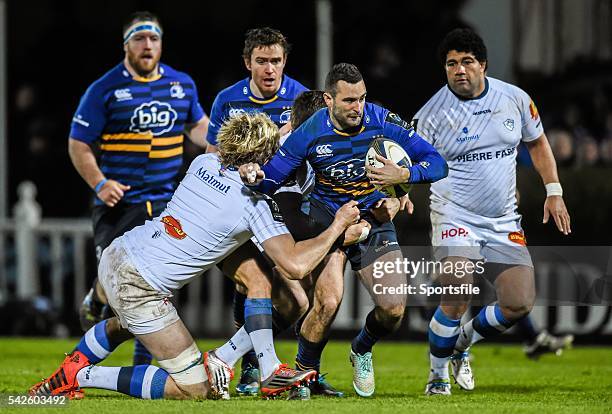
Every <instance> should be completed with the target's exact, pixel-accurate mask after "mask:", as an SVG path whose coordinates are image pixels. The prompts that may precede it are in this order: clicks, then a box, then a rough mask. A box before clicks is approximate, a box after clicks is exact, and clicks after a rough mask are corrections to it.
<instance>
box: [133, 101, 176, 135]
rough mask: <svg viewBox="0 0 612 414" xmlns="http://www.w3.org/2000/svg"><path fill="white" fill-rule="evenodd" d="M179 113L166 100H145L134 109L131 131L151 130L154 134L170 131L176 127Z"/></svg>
mask: <svg viewBox="0 0 612 414" xmlns="http://www.w3.org/2000/svg"><path fill="white" fill-rule="evenodd" d="M176 118H177V114H176V111H175V110H174V109H172V106H171V105H170V104H168V103H166V102H160V101H151V102H145V103H143V104H142V105H140V106H139V107H138V108H136V109H135V110H134V115H132V118H131V120H130V131H132V132H147V131H151V134H153V136H158V135H161V134H163V133H165V132H168V131H170V130H171V129H172V127H174V123H175V122H176Z"/></svg>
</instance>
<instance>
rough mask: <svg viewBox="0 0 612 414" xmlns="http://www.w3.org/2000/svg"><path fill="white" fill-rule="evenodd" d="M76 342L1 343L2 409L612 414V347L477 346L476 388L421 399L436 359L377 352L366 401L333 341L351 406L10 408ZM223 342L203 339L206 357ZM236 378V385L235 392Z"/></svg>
mask: <svg viewBox="0 0 612 414" xmlns="http://www.w3.org/2000/svg"><path fill="white" fill-rule="evenodd" d="M75 343H76V341H75V340H56V339H19V338H5V339H1V338H0V349H1V352H0V393H1V394H2V396H1V398H2V400H1V401H0V411H2V412H11V411H15V412H21V413H23V412H24V410H27V411H31V410H34V411H35V412H46V411H51V412H53V413H56V414H59V413H66V414H67V413H69V412H70V413H71V412H75V413H89V412H91V413H93V412H95V413H100V414H101V413H130V414H139V413H147V414H153V413H173V412H180V413H182V414H186V413H190V412H199V413H201V412H214V413H233V414H236V413H274V412H298V411H296V410H303V411H302V412H305V413H306V412H307V413H310V412H321V411H324V410H325V411H326V412H327V413H330V414H331V413H345V412H346V413H353V414H356V413H359V414H370V413H378V412H388V413H399V412H415V413H436V414H446V413H451V412H461V413H466V412H467V413H473V412H477V413H479V414H480V413H485V412H494V413H517V412H538V413H544V412H551V413H561V412H571V413H578V412H586V413H594V412H608V413H610V412H612V348H605V347H579V348H576V349H572V350H570V351H566V352H565V353H564V355H563V356H561V357H556V356H553V355H546V356H544V357H542V358H541V359H540V361H539V362H533V361H530V360H528V359H527V358H525V356H524V355H523V353H522V351H521V348H520V346H518V345H497V344H493V345H485V344H482V345H477V346H476V347H474V352H475V360H474V362H473V364H472V365H473V368H474V371H475V376H476V390H474V391H473V392H470V393H467V392H463V391H461V390H459V389H458V388H457V387H456V386H454V387H453V395H452V396H450V397H426V396H424V395H423V389H424V386H425V380H426V379H427V372H428V361H427V357H426V356H427V345H426V344H425V343H390V342H384V341H383V342H381V343H379V344H378V345H376V347H375V350H374V369H375V372H376V394H375V397H373V398H370V399H364V398H358V397H357V396H356V394H355V393H354V392H353V390H352V386H351V375H352V371H351V367H350V365H349V362H348V351H349V343H348V342H330V343H329V345H328V346H327V348H326V350H325V353H324V355H323V371H324V372H328V373H329V375H328V378H329V380H330V382H331V383H332V384H333V385H335V386H337V387H338V388H339V389H341V390H342V391H344V392H345V393H346V394H347V397H346V398H343V399H329V398H323V397H313V399H312V400H311V401H284V400H271V401H263V400H261V399H259V398H255V397H251V398H238V397H236V398H234V397H233V398H232V400H230V401H200V402H194V401H160V400H157V401H142V400H137V399H135V398H131V397H128V396H124V395H121V394H118V393H114V392H111V391H103V390H87V391H86V398H85V399H84V400H82V401H75V402H70V403H69V404H68V406H67V407H61V408H60V407H58V408H42V407H28V408H10V407H8V406H7V405H6V403H7V395H15V394H19V393H23V392H24V391H25V390H26V389H27V388H28V387H29V386H31V385H32V384H33V383H34V382H35V381H37V380H39V379H40V378H42V377H46V376H48V375H50V374H51V373H52V371H53V370H54V369H55V368H57V366H58V364H59V363H60V362H61V360H62V359H63V353H64V352H68V351H70V350H71V348H72V347H73V346H74V344H75ZM220 343H221V341H199V342H198V344H199V346H200V349H202V350H206V349H210V348H212V347H214V346H218V345H220ZM277 350H278V354H279V356H280V357H281V359H283V360H284V361H292V360H293V357H294V353H295V350H296V344H295V342H291V341H281V342H279V343H278V344H277ZM131 352H132V343H131V342H130V343H127V344H124V345H122V346H121V347H120V348H119V349H118V350H117V351H115V353H114V354H113V355H112V356H111V358H109V359H108V360H107V361H105V363H104V365H127V364H129V363H130V361H131ZM235 382H236V380H235V379H234V381H233V383H232V390H233V388H234V386H235Z"/></svg>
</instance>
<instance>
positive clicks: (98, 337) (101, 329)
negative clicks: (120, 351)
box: [76, 319, 119, 364]
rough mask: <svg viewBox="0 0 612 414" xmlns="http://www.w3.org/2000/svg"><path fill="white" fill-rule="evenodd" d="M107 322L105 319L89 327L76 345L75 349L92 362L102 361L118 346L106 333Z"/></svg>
mask: <svg viewBox="0 0 612 414" xmlns="http://www.w3.org/2000/svg"><path fill="white" fill-rule="evenodd" d="M107 322H108V320H107V319H106V320H103V321H101V322H98V323H97V324H95V325H94V326H92V327H91V328H89V330H88V331H87V332H85V335H83V337H82V338H81V341H80V342H79V344H78V345H77V346H76V350H77V351H81V352H82V353H83V354H85V356H86V357H87V358H88V359H89V362H91V363H92V364H97V363H99V362H100V361H103V360H104V359H106V358H107V357H108V356H109V355H110V354H111V352H113V351H114V350H115V348H117V347H118V346H119V343H114V342H113V341H111V340H110V338H109V337H108V335H107V334H106V324H107Z"/></svg>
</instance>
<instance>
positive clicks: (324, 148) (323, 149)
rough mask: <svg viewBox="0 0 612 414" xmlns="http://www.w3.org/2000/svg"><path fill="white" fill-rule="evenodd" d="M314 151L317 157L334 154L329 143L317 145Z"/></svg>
mask: <svg viewBox="0 0 612 414" xmlns="http://www.w3.org/2000/svg"><path fill="white" fill-rule="evenodd" d="M315 151H316V152H317V158H321V157H331V156H332V155H334V153H333V151H332V149H331V144H324V145H317V147H316V148H315Z"/></svg>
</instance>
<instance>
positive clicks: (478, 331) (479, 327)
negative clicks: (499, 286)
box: [455, 303, 514, 352]
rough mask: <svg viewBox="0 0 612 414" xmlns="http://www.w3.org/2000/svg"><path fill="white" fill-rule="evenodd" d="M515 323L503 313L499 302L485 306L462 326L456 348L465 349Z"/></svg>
mask: <svg viewBox="0 0 612 414" xmlns="http://www.w3.org/2000/svg"><path fill="white" fill-rule="evenodd" d="M513 324H514V321H508V320H507V319H506V318H505V316H504V315H503V314H502V311H501V308H500V307H499V304H497V303H494V304H492V305H488V306H485V307H484V308H482V309H481V310H480V312H478V315H476V316H475V317H474V319H472V320H471V321H469V322H468V323H466V324H465V325H463V326H462V327H461V333H460V335H459V338H457V343H456V345H455V349H457V350H458V351H462V352H463V351H465V350H466V349H468V348H469V347H470V346H471V345H473V344H475V343H476V342H478V341H480V340H482V339H484V338H489V337H491V336H494V335H497V334H499V333H501V332H504V331H505V330H506V329H508V328H510V327H511V326H512V325H513Z"/></svg>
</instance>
